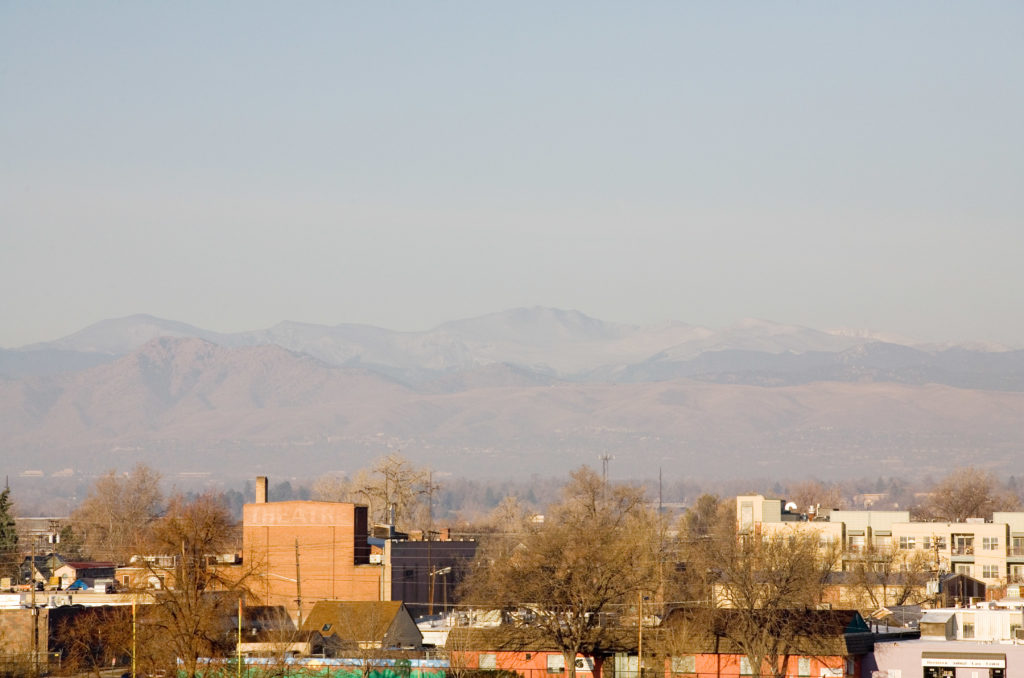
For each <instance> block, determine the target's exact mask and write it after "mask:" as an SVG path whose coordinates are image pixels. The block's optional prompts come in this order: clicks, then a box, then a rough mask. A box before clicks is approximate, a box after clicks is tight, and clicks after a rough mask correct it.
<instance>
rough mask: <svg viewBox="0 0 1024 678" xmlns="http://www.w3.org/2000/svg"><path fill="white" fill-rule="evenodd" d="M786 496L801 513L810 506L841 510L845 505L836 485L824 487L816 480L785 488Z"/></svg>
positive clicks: (840, 490) (841, 493)
mask: <svg viewBox="0 0 1024 678" xmlns="http://www.w3.org/2000/svg"><path fill="white" fill-rule="evenodd" d="M786 496H787V497H788V498H789V499H790V500H792V501H793V502H795V503H796V505H797V506H798V507H799V510H801V511H806V510H807V509H808V508H810V507H811V506H815V507H817V506H821V508H825V509H834V508H843V507H845V505H846V501H845V500H844V499H843V492H842V489H841V488H840V487H839V485H838V484H836V483H832V484H830V485H826V484H825V483H822V482H821V481H818V480H805V481H802V482H797V483H793V484H792V485H790V486H789V487H788V488H787V492H786Z"/></svg>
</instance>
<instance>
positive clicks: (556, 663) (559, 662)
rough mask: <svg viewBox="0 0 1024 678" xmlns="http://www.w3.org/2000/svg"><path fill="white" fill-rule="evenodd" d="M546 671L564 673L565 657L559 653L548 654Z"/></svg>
mask: <svg viewBox="0 0 1024 678" xmlns="http://www.w3.org/2000/svg"><path fill="white" fill-rule="evenodd" d="M548 673H565V657H563V656H562V655H560V654H549V655H548Z"/></svg>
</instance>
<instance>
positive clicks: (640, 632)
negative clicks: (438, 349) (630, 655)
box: [636, 591, 644, 678]
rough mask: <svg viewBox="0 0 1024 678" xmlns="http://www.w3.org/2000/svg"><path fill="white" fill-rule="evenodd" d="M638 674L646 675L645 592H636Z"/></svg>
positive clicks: (641, 677)
mask: <svg viewBox="0 0 1024 678" xmlns="http://www.w3.org/2000/svg"><path fill="white" fill-rule="evenodd" d="M636 596H637V600H636V603H637V605H636V675H637V677H638V678H643V675H644V592H643V591H637V592H636Z"/></svg>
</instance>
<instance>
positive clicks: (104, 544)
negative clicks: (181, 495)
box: [69, 464, 163, 563]
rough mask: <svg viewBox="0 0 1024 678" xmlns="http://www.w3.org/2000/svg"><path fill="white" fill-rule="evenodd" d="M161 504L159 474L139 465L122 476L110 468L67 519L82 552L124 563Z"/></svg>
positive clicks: (158, 512)
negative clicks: (78, 538)
mask: <svg viewBox="0 0 1024 678" xmlns="http://www.w3.org/2000/svg"><path fill="white" fill-rule="evenodd" d="M162 504H163V495H162V494H161V492H160V474H159V473H157V472H156V471H154V470H153V469H151V468H149V467H148V466H146V465H144V464H139V465H137V466H136V467H135V468H134V469H132V471H131V472H130V473H127V474H125V475H118V474H117V473H116V472H114V471H109V472H107V473H106V474H105V475H103V476H101V477H100V478H99V479H98V480H97V481H96V483H95V484H94V485H93V487H92V490H90V492H89V496H87V497H86V498H85V500H84V501H83V502H82V503H81V505H80V506H79V507H78V508H77V509H75V510H74V512H73V513H72V514H71V517H70V521H69V522H70V523H71V525H72V527H73V530H74V533H76V534H77V535H80V537H81V540H82V549H81V550H82V551H83V552H84V553H85V554H87V555H88V556H89V557H91V558H95V559H109V560H113V561H116V562H122V563H123V562H127V561H128V559H129V558H130V557H131V556H132V555H134V550H135V547H136V546H137V544H138V541H139V537H140V535H143V534H144V533H145V532H146V530H147V529H148V528H149V526H150V525H151V524H152V522H153V521H154V520H155V519H156V518H157V516H159V515H160V512H161V509H162Z"/></svg>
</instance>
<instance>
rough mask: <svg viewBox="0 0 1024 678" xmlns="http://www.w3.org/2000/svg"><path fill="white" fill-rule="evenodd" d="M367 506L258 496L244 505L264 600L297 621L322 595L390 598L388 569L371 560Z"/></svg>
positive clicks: (247, 553) (260, 482)
mask: <svg viewBox="0 0 1024 678" xmlns="http://www.w3.org/2000/svg"><path fill="white" fill-rule="evenodd" d="M368 534H369V531H368V525H367V508H366V507H365V506H361V505H359V504H350V503H346V502H320V501H281V502H268V501H267V479H266V478H265V477H261V478H258V479H257V487H256V501H255V502H254V503H252V504H246V505H245V506H244V507H243V509H242V558H243V560H244V561H245V562H246V563H247V568H246V569H248V570H250V571H251V572H253V573H254V575H255V578H256V581H255V582H254V583H253V585H252V586H251V590H252V591H253V593H254V594H255V595H256V596H257V597H258V598H259V601H258V602H259V603H261V604H263V605H281V606H283V607H284V608H285V609H286V610H288V612H289V614H291V615H292V617H293V619H295V620H296V622H297V624H296V625H297V626H301V625H302V618H303V613H305V614H308V613H309V611H310V610H312V608H313V605H314V604H315V603H316V602H317V601H321V600H388V599H389V597H390V591H389V590H388V589H387V587H386V586H385V582H384V568H383V566H382V565H381V564H372V563H371V562H370V546H369V543H368Z"/></svg>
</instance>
